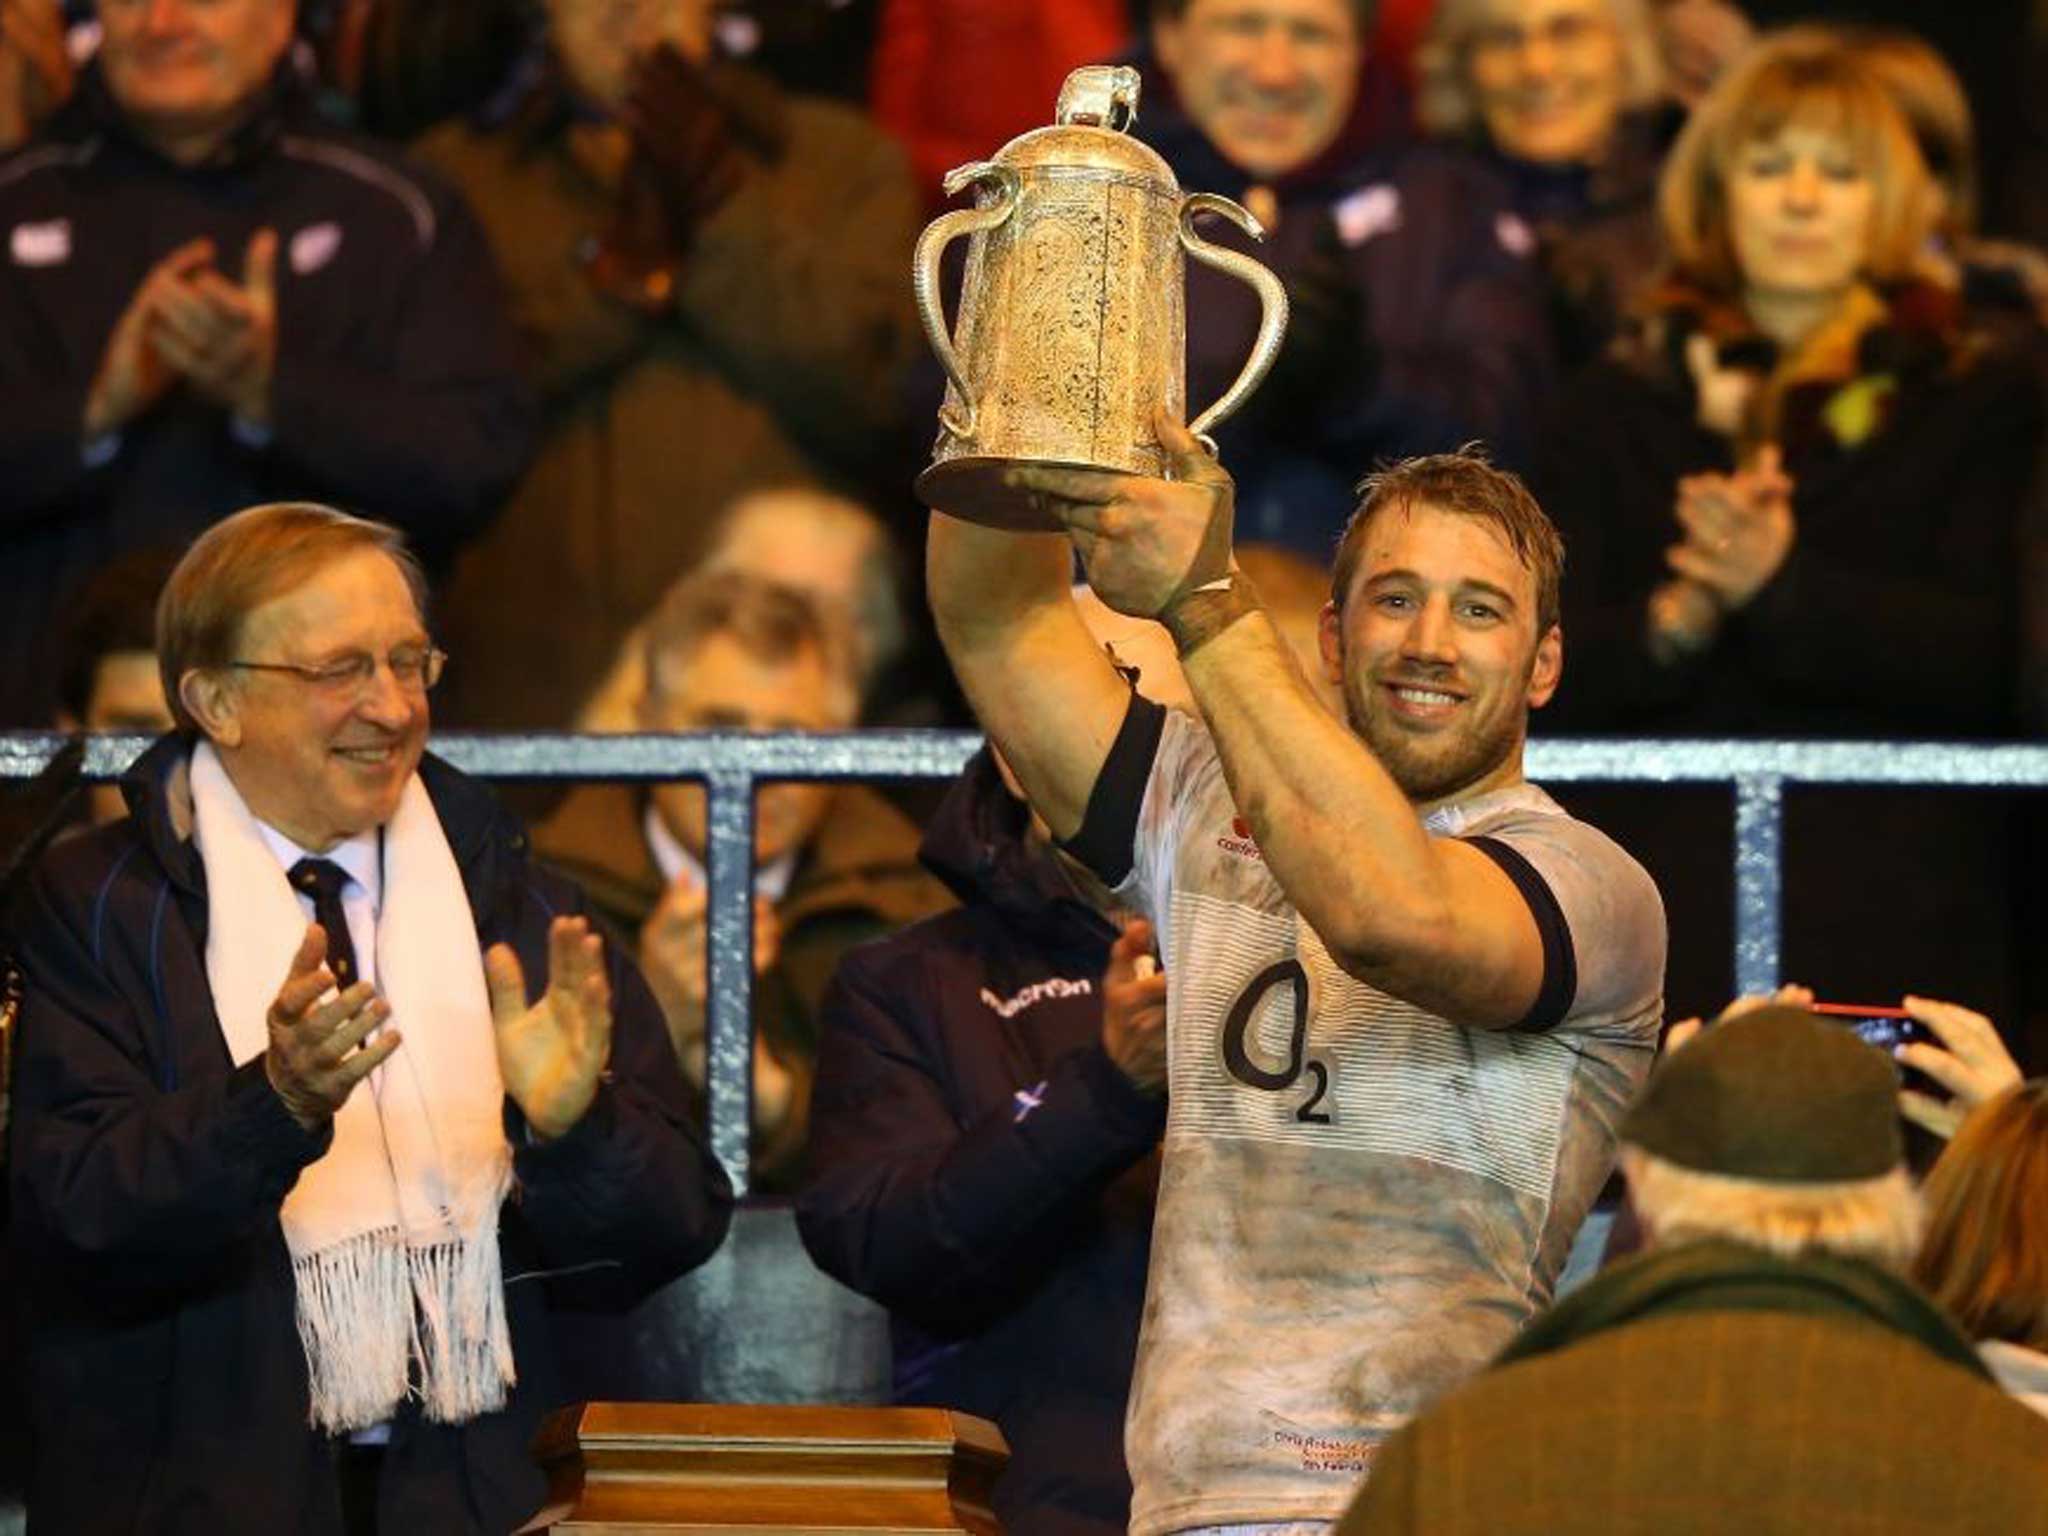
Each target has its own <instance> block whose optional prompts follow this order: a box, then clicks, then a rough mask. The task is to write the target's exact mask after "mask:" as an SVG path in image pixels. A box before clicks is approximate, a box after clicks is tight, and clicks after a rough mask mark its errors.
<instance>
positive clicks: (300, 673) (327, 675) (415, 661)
mask: <svg viewBox="0 0 2048 1536" xmlns="http://www.w3.org/2000/svg"><path fill="white" fill-rule="evenodd" d="M223 665H225V666H229V667H233V668H235V669H236V670H237V671H241V672H289V673H291V674H292V676H294V677H296V678H299V679H300V680H301V681H303V682H305V683H307V684H310V685H311V686H312V687H314V688H317V689H319V690H320V691H321V692H322V693H326V694H332V695H334V696H335V697H342V696H346V697H349V698H358V697H360V696H361V695H363V694H365V693H367V692H369V689H370V684H371V683H372V682H373V681H375V679H376V676H377V658H376V657H375V656H372V655H371V654H370V653H369V652H368V651H352V652H350V653H349V654H348V655H346V656H337V657H335V659H334V660H332V661H323V662H321V663H320V664H319V665H318V666H307V665H305V664H304V663H302V662H296V661H230V662H225V663H223ZM384 665H385V666H387V667H389V668H390V669H391V676H392V678H393V679H394V680H395V681H396V682H397V684H398V686H399V687H401V688H403V689H405V690H406V691H407V692H408V693H413V692H417V693H425V692H426V691H427V690H428V689H429V688H431V687H433V686H434V684H436V683H438V682H439V681H441V671H442V669H443V668H444V667H446V666H447V665H448V653H447V652H446V651H444V650H441V649H440V648H439V647H437V646H414V645H403V646H400V647H399V648H398V649H397V650H395V651H393V652H392V653H391V654H390V655H388V656H386V657H385V658H384Z"/></svg>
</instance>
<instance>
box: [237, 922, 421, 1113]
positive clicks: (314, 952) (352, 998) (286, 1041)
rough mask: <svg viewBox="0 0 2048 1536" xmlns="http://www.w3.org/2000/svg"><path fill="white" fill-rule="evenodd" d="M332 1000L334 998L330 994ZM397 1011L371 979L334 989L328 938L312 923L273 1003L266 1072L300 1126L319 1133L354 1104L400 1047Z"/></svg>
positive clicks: (264, 1061) (265, 1060) (278, 1094)
mask: <svg viewBox="0 0 2048 1536" xmlns="http://www.w3.org/2000/svg"><path fill="white" fill-rule="evenodd" d="M330 994H332V995H330ZM390 1016H391V1008H390V1005H389V1004H387V1003H386V1002H385V1001H384V1000H383V999H382V998H381V997H379V996H377V992H376V989H375V988H374V987H372V986H371V985H370V983H368V982H367V981H359V982H357V983H356V984H355V985H354V986H352V987H350V988H348V990H346V991H344V992H339V993H336V992H335V991H334V973H333V972H332V971H330V970H329V969H328V968H327V933H326V930H325V929H323V928H322V927H321V926H320V925H319V924H318V923H312V924H309V925H308V926H307V928H306V934H305V937H304V938H302V939H301V940H300V941H299V950H298V953H297V954H295V955H293V956H292V966H291V971H290V973H289V974H287V975H286V977H285V979H284V985H283V986H282V987H280V988H278V992H277V1000H276V1001H275V1002H273V1003H272V1004H271V1005H270V1014H269V1019H268V1023H269V1026H270V1046H269V1049H268V1050H267V1051H266V1052H265V1053H264V1058H263V1070H264V1072H265V1074H266V1075H268V1077H269V1078H270V1086H271V1087H272V1088H274V1089H276V1090H277V1096H278V1097H279V1098H280V1099H282V1100H283V1101H284V1107H285V1108H286V1109H288V1110H290V1111H291V1116H292V1118H293V1119H294V1120H296V1121H298V1122H299V1124H300V1125H301V1126H303V1127H305V1129H307V1130H309V1131H311V1130H316V1129H318V1128H319V1126H320V1123H321V1122H322V1121H324V1120H328V1119H331V1118H333V1116H334V1113H335V1111H336V1110H338V1109H340V1108H341V1106H342V1105H343V1104H345V1103H347V1102H348V1096H349V1095H350V1094H351V1093H353V1092H354V1091H355V1086H356V1084H357V1083H360V1082H361V1081H362V1080H363V1079H364V1078H366V1077H368V1076H369V1075H370V1074H371V1073H372V1072H374V1071H376V1070H377V1069H378V1068H379V1067H381V1066H383V1065H384V1063H385V1061H386V1060H387V1059H388V1058H389V1057H390V1055H391V1053H392V1052H393V1051H395V1050H397V1049H398V1031H397V1030H395V1029H387V1030H384V1031H383V1032H382V1033H381V1034H379V1035H378V1036H377V1038H376V1039H374V1040H372V1039H370V1032H371V1031H372V1030H375V1029H376V1028H377V1026H378V1025H380V1024H382V1023H383V1022H384V1021H385V1020H386V1019H388V1018H389V1017H390Z"/></svg>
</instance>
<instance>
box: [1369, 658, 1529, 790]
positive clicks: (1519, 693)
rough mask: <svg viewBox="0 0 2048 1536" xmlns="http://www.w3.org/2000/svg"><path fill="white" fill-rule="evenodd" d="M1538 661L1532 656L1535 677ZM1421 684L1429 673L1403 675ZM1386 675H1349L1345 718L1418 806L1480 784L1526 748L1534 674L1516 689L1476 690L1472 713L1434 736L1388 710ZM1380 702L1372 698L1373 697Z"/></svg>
mask: <svg viewBox="0 0 2048 1536" xmlns="http://www.w3.org/2000/svg"><path fill="white" fill-rule="evenodd" d="M1534 667H1535V662H1534V659H1533V658H1532V659H1531V662H1530V673H1529V675H1530V676H1533V675H1534ZM1398 675H1399V676H1401V678H1402V680H1403V681H1406V682H1411V683H1413V684H1414V685H1415V686H1417V687H1421V688H1427V687H1430V686H1431V683H1430V681H1429V680H1428V679H1427V678H1424V677H1420V676H1413V675H1410V674H1406V673H1402V674H1398ZM1385 681H1386V679H1385V677H1384V676H1370V675H1364V674H1359V675H1355V676H1354V675H1351V674H1350V673H1349V669H1347V675H1346V677H1345V680H1344V717H1345V719H1346V720H1348V721H1349V722H1350V724H1351V729H1352V731H1353V732H1355V733H1356V734H1357V736H1358V737H1359V739H1360V740H1362V741H1363V742H1364V743H1365V744H1366V745H1367V746H1368V747H1370V748H1372V752H1373V756H1375V757H1377V758H1378V759H1379V760H1380V765H1381V766H1382V767H1383V768H1385V769H1386V770H1387V772H1388V774H1390V775H1391V776H1392V778H1393V780H1394V782H1395V783H1396V784H1398V785H1400V786H1401V792H1402V793H1403V794H1404V795H1406V796H1407V797H1408V798H1409V800H1411V801H1412V802H1414V803H1415V804H1417V805H1431V804H1434V803H1436V802H1437V801H1440V800H1448V799H1451V798H1453V797H1454V796H1455V795H1457V793H1458V792H1459V791H1460V790H1462V789H1465V788H1466V787H1467V786H1469V785H1472V784H1477V783H1478V782H1479V781H1480V780H1482V779H1484V778H1486V777H1488V776H1489V775H1490V774H1492V773H1493V771H1494V770H1495V769H1497V768H1499V767H1500V765H1501V764H1502V763H1504V762H1506V761H1507V760H1508V759H1509V758H1510V757H1511V756H1512V755H1513V754H1514V753H1515V751H1516V750H1517V749H1518V748H1519V747H1520V745H1521V741H1522V733H1523V731H1524V729H1525V726H1526V722H1527V719H1528V716H1527V713H1526V711H1525V710H1523V709H1522V708H1521V707H1520V701H1521V699H1523V698H1524V697H1526V693H1527V687H1528V681H1529V677H1528V676H1524V677H1523V679H1522V686H1521V687H1520V688H1519V689H1516V690H1514V691H1513V692H1507V691H1503V692H1502V693H1500V694H1498V695H1496V696H1494V697H1493V698H1492V699H1491V700H1489V701H1482V699H1481V696H1480V694H1479V693H1478V692H1477V691H1475V692H1473V693H1471V694H1470V695H1468V696H1467V698H1466V701H1465V703H1464V704H1463V706H1461V708H1462V709H1463V710H1464V711H1465V712H1466V715H1465V718H1462V719H1461V720H1460V721H1459V722H1458V725H1457V727H1456V728H1455V729H1453V730H1451V731H1439V732H1435V733H1433V734H1430V735H1415V734H1413V733H1411V732H1408V731H1406V730H1403V729H1402V727H1401V726H1400V724H1399V723H1398V722H1397V721H1395V720H1393V719H1392V718H1390V717H1389V716H1388V715H1387V714H1386V713H1385V706H1384V705H1383V704H1380V705H1379V707H1377V708H1375V707H1374V703H1375V702H1377V701H1379V700H1381V699H1383V697H1384V695H1383V693H1382V691H1381V685H1382V683H1383V682H1385ZM1369 700H1370V701H1374V702H1368V701H1369Z"/></svg>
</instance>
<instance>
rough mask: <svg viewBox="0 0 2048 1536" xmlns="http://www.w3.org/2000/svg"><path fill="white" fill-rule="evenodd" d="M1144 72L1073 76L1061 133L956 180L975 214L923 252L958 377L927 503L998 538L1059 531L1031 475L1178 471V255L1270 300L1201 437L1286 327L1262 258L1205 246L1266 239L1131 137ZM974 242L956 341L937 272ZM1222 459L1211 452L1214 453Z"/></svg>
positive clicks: (1059, 116)
mask: <svg viewBox="0 0 2048 1536" xmlns="http://www.w3.org/2000/svg"><path fill="white" fill-rule="evenodd" d="M1137 103H1138V74H1137V71H1136V70H1134V69H1130V68H1127V67H1124V66H1111V65H1092V66H1090V67H1088V68H1085V69H1077V70H1075V71H1074V72H1073V73H1072V74H1071V75H1069V76H1068V77H1067V81H1066V84H1065V86H1064V87H1062V89H1061V91H1060V99H1059V106H1058V109H1057V112H1056V114H1055V115H1056V121H1055V122H1054V124H1053V126H1052V127H1049V128H1038V129H1034V130H1033V131H1032V132H1030V133H1026V134H1023V135H1021V136H1020V137H1018V138H1016V139H1013V140H1011V141H1010V142H1009V143H1008V144H1006V145H1005V146H1003V148H1002V149H1001V150H1000V151H999V152H998V153H997V154H996V156H995V158H994V159H993V160H985V161H977V162H975V163H974V164H971V165H964V166H961V167H960V168H959V169H958V170H956V171H954V172H952V173H951V174H950V175H948V176H947V177H946V191H947V192H948V193H957V192H960V191H962V190H964V189H966V188H967V187H969V186H972V187H974V188H976V202H975V206H974V207H973V208H963V209H956V210H954V211H953V212H950V213H945V214H941V215H940V216H939V217H938V218H937V219H936V220H934V221H933V222H932V224H931V225H930V227H929V228H927V229H926V230H925V232H924V234H923V236H922V237H921V238H920V239H919V240H918V243H917V255H916V260H915V268H914V272H913V279H914V283H915V286H916V291H917V305H918V312H919V315H920V317H921V318H922V319H923V321H924V328H925V335H926V336H927V337H928V338H929V339H930V341H931V345H932V350H933V351H934V352H936V353H937V354H938V358H939V362H940V363H941V365H942V366H943V367H944V368H945V370H946V378H947V381H948V385H947V389H946V399H945V404H944V405H942V406H941V407H940V409H939V438H938V443H937V446H936V447H935V448H934V450H933V453H932V462H931V464H930V466H929V467H928V468H926V469H925V471H924V472H923V473H922V474H920V475H919V476H918V478H917V494H918V497H919V499H920V500H922V501H923V502H924V503H925V504H926V505H927V506H931V507H934V508H937V509H938V510H940V511H942V512H946V513H948V514H950V515H952V516H955V517H960V518H965V519H967V520H968V521H970V522H976V523H982V524H986V525H988V526H991V527H998V528H1010V529H1016V530H1029V531H1051V530H1052V528H1053V525H1052V524H1050V523H1048V522H1047V521H1045V520H1044V518H1043V516H1042V515H1041V513H1040V512H1039V511H1038V510H1037V508H1036V506H1035V505H1034V504H1033V501H1032V499H1031V497H1030V496H1029V495H1027V494H1026V493H1025V492H1022V491H1016V490H1012V489H1010V488H1009V487H1007V486H1006V485H1005V484H1004V483H1003V481H1004V476H1005V475H1006V474H1007V473H1008V471H1010V470H1011V469H1013V468H1015V467H1017V466H1019V465H1021V464H1042V465H1055V466H1059V467H1063V468H1072V469H1101V470H1108V471H1112V472H1118V473H1125V474H1142V475H1159V476H1164V475H1165V474H1166V473H1167V460H1166V455H1165V452H1164V450H1163V449H1161V447H1160V446H1159V443H1158V441H1157V439H1156V438H1155V436H1154V434H1153V430H1152V415H1153V411H1154V409H1155V408H1157V407H1159V406H1164V407H1165V408H1166V409H1167V410H1168V411H1169V412H1171V413H1172V414H1173V415H1174V416H1175V417H1176V418H1177V419H1184V417H1185V412H1186V409H1187V398H1186V396H1187V386H1186V368H1187V360H1186V352H1187V340H1186V315H1185V309H1184V304H1185V298H1184V295H1183V291H1182V272H1183V268H1182V252H1183V251H1185V252H1186V253H1187V254H1188V255H1190V256H1193V257H1194V258H1195V260H1197V261H1200V262H1203V263H1204V264H1206V265H1208V266H1211V267H1215V268H1216V269H1218V270H1219V271H1222V272H1226V273H1229V274H1230V275H1232V276H1234V277H1237V278H1239V279H1241V280H1242V281H1244V282H1247V283H1249V284H1251V286H1252V287H1253V288H1254V289H1256V290H1257V291H1258V294H1259V299H1260V304H1261V310H1262V313H1261V316H1260V323H1259V333H1258V338H1257V340H1256V341H1255V342H1254V343H1253V346H1252V352H1251V356H1250V358H1249V359H1248V360H1247V361H1246V363H1245V365H1244V368H1243V370H1242V371H1241V372H1240V373H1239V374H1238V377H1237V379H1236V381H1235V382H1234V383H1233V384H1232V385H1231V386H1230V388H1229V389H1227V390H1226V391H1224V393H1223V396H1222V398H1221V399H1219V400H1217V401H1216V402H1215V404H1213V405H1211V406H1210V407H1209V408H1208V409H1207V410H1205V411H1203V412H1202V414H1201V415H1200V416H1198V417H1197V418H1196V419H1195V420H1194V421H1193V422H1192V423H1190V425H1191V427H1192V429H1193V431H1194V432H1195V434H1196V435H1197V436H1201V435H1202V434H1203V433H1205V432H1206V431H1207V430H1208V429H1209V428H1211V427H1213V426H1215V425H1216V424H1217V423H1219V422H1221V421H1223V420H1224V419H1225V418H1226V417H1228V416H1229V415H1230V414H1231V413H1232V412H1233V411H1235V410H1236V409H1237V408H1238V407H1239V406H1240V405H1242V404H1243V403H1244V401H1245V399H1246V397H1247V396H1249V395H1250V394H1251V392H1252V391H1253V390H1254V389H1256V388H1257V387H1258V385H1259V382H1260V381H1261V380H1262V379H1264V378H1265V376H1266V373H1267V371H1268V370H1269V369H1270V368H1271V367H1272V366H1273V360H1274V358H1275V357H1276V356H1277V355H1278V353H1279V350H1280V341H1281V337H1282V335H1283V334H1284V333H1285V331H1286V327H1287V292H1286V290H1285V289H1284V288H1283V287H1281V285H1280V280H1279V279H1278V278H1277V277H1275V276H1274V275H1273V274H1272V273H1271V272H1270V271H1268V270H1267V269H1266V268H1265V267H1264V266H1262V265H1260V264H1259V263H1258V262H1256V261H1253V260H1252V259H1251V258H1250V257H1248V256H1245V255H1242V254H1240V253H1239V252H1237V251H1233V250H1228V249H1225V248H1222V247H1219V246H1214V245H1211V244H1209V243H1208V242H1207V241H1205V240H1203V239H1202V238H1201V236H1199V235H1197V234H1196V233H1195V232H1194V228H1193V224H1194V220H1195V219H1196V217H1198V216H1199V215H1201V214H1204V213H1213V214H1217V215H1220V216H1221V217H1223V218H1226V219H1228V220H1230V222H1231V223H1233V224H1235V225H1236V226H1237V227H1238V228H1239V229H1241V230H1243V231H1244V232H1245V233H1247V234H1249V235H1251V236H1252V237H1253V238H1254V239H1263V238H1264V232H1263V231H1262V230H1261V229H1260V228H1259V224H1258V221H1257V220H1256V219H1254V218H1253V217H1252V216H1251V215H1250V214H1249V213H1247V212H1246V211H1245V210H1244V209H1243V208H1241V207H1239V206H1238V205H1237V204H1236V203H1234V202H1232V201H1231V200H1230V199H1228V198H1226V197H1218V196H1215V195H1213V194H1210V193H1206V192H1198V193H1193V194H1189V195H1185V196H1184V195H1183V194H1182V192H1181V189H1180V185H1179V183H1178V182H1176V181H1175V179H1174V175H1173V172H1172V170H1171V169H1169V168H1168V166H1167V164H1166V162H1165V161H1164V160H1162V159H1160V158H1159V156H1158V155H1157V154H1156V153H1154V152H1153V151H1152V150H1151V149H1150V148H1149V147H1148V146H1146V145H1144V144H1141V143H1139V142H1138V141H1137V140H1136V139H1133V138H1131V137H1130V136H1129V135H1128V133H1126V132H1125V130H1126V129H1128V128H1129V126H1130V125H1131V123H1132V121H1133V120H1134V119H1135V118H1136V115H1137ZM961 235H969V236H971V237H972V240H971V243H970V244H969V246H968V252H967V271H966V279H965V282H964V283H963V285H962V288H961V296H960V320H959V326H958V330H957V333H949V331H948V328H947V325H946V317H945V314H944V311H943V310H942V308H941V307H940V303H939V261H940V257H941V255H942V253H943V252H944V250H945V248H946V246H947V245H948V244H949V243H951V242H952V241H953V240H955V239H957V238H958V237H959V236H961ZM1212 447H1213V445H1212Z"/></svg>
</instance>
